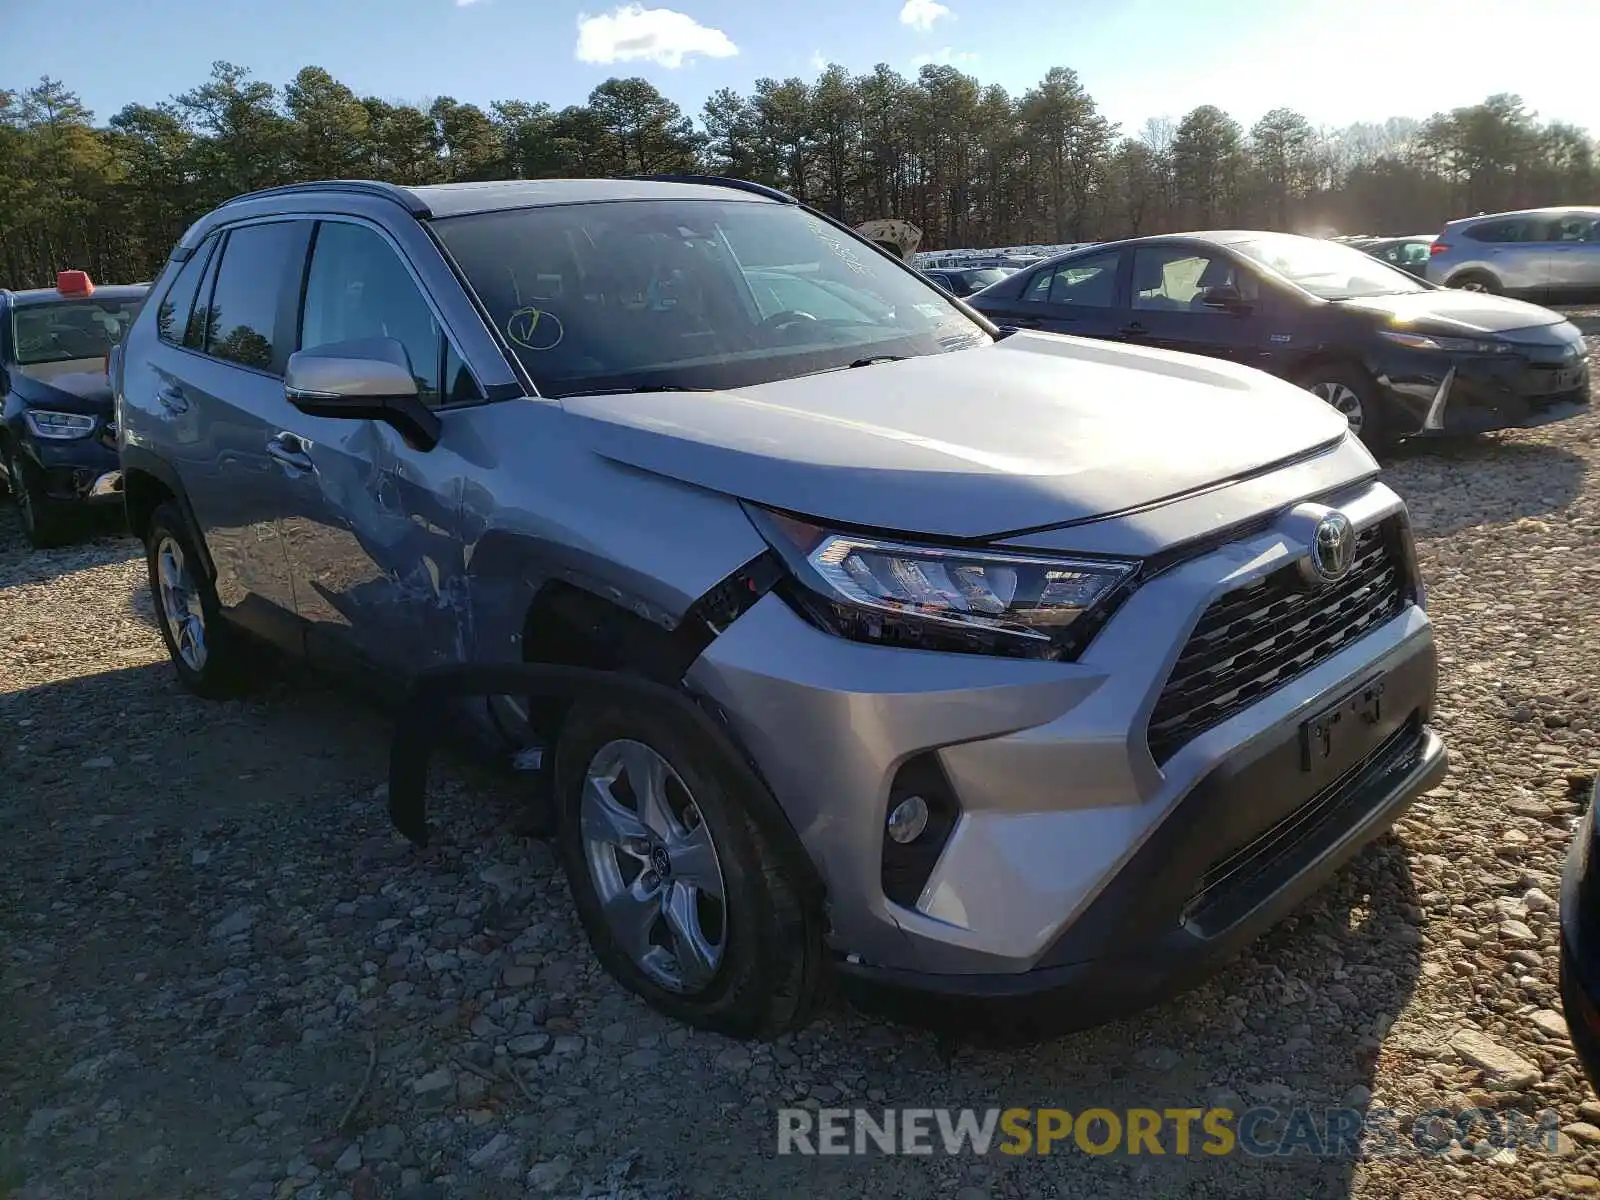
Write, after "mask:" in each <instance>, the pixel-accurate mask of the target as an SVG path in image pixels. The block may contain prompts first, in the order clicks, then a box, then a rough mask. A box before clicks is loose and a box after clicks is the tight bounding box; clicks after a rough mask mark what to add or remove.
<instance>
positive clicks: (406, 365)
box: [283, 338, 442, 450]
mask: <svg viewBox="0 0 1600 1200" xmlns="http://www.w3.org/2000/svg"><path fill="white" fill-rule="evenodd" d="M283 391H284V395H285V396H286V397H288V400H289V403H291V404H293V405H294V406H295V407H296V408H298V409H299V410H300V411H301V412H303V413H306V414H308V415H310V416H313V417H334V418H341V419H345V420H357V421H360V420H366V421H382V422H384V423H385V424H387V425H389V426H391V427H392V428H393V429H394V430H395V431H396V432H398V433H399V434H400V435H401V436H402V437H403V438H405V439H406V441H407V442H408V443H409V444H410V445H412V446H415V447H416V448H417V449H419V450H431V449H433V447H434V446H436V445H438V444H439V434H440V431H441V429H442V424H441V422H440V420H439V415H438V414H437V413H436V412H434V411H433V410H432V409H431V408H429V407H428V406H427V405H426V404H424V403H423V402H422V400H421V398H420V397H419V396H418V394H417V380H416V377H415V376H414V375H412V373H411V361H410V359H409V357H408V356H407V354H406V351H405V347H404V346H402V345H401V344H400V343H399V342H397V341H395V339H393V338H363V339H360V340H357V341H347V342H331V343H329V344H327V345H325V346H316V347H313V348H312V349H309V350H300V351H297V352H296V353H294V354H292V355H290V356H289V363H288V368H287V370H286V371H285V372H284V379H283Z"/></svg>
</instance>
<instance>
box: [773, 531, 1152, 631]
mask: <svg viewBox="0 0 1600 1200" xmlns="http://www.w3.org/2000/svg"><path fill="white" fill-rule="evenodd" d="M750 511H751V515H752V517H754V518H755V520H756V523H757V525H758V527H760V528H761V530H762V532H763V533H764V534H765V535H766V537H767V540H768V542H769V543H771V545H772V547H773V549H775V550H776V551H777V552H778V553H779V554H780V555H781V556H782V557H783V558H784V560H785V561H786V562H787V563H788V565H789V568H790V570H791V571H792V572H793V575H794V580H795V582H797V583H798V584H800V585H801V586H800V587H799V588H798V589H790V590H789V592H788V593H787V594H788V595H789V598H790V599H791V600H792V601H793V602H795V604H796V606H797V607H799V608H800V609H801V610H802V612H803V613H804V614H805V615H806V616H808V617H810V618H811V619H812V620H814V621H815V622H816V623H817V624H819V625H821V626H823V627H824V628H826V629H828V630H829V631H830V632H832V633H836V634H838V635H839V636H841V637H847V638H851V639H853V640H856V641H862V642H878V643H882V644H888V645H898V646H911V647H919V648H921V649H925V650H948V651H961V652H966V653H976V654H1001V655H1009V656H1013V657H1019V658H1040V659H1053V660H1070V659H1074V658H1076V657H1077V656H1078V654H1079V653H1081V652H1082V650H1083V647H1084V646H1085V645H1086V644H1087V643H1088V641H1089V639H1090V638H1091V637H1092V636H1093V635H1094V633H1095V631H1096V630H1097V629H1098V628H1099V627H1100V625H1101V624H1103V623H1104V621H1105V618H1106V617H1107V616H1109V615H1110V611H1111V608H1112V607H1113V605H1114V603H1115V602H1116V601H1117V600H1119V599H1120V598H1121V597H1122V596H1123V595H1125V594H1126V586H1125V585H1129V584H1130V583H1131V581H1132V579H1133V577H1134V574H1135V572H1136V571H1137V570H1138V564H1137V563H1132V562H1122V561H1110V560H1104V559H1096V560H1088V559H1076V558H1066V557H1059V558H1058V557H1054V556H1046V555H1034V554H1013V553H1008V552H1003V551H993V550H965V549H953V548H946V547H938V546H919V545H915V544H912V543H906V542H898V541H889V540H886V539H883V538H875V537H863V536H859V535H856V534H850V533H835V532H832V531H829V530H826V529H822V528H820V527H818V526H815V525H811V524H808V523H807V522H804V521H800V520H797V519H795V518H793V517H786V516H782V515H780V514H777V513H772V512H765V511H763V510H760V509H751V510H750Z"/></svg>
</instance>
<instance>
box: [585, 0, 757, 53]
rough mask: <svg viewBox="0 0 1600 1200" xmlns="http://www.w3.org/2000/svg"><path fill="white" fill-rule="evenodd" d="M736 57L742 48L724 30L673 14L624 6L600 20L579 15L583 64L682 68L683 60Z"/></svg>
mask: <svg viewBox="0 0 1600 1200" xmlns="http://www.w3.org/2000/svg"><path fill="white" fill-rule="evenodd" d="M737 53H739V47H737V46H735V45H734V44H733V41H732V39H731V38H729V37H728V35H727V34H725V33H723V32H722V30H720V29H712V28H711V27H710V26H707V25H702V24H700V22H698V21H696V20H695V19H694V18H693V17H691V16H688V15H687V14H685V13H681V12H674V11H673V10H672V9H670V8H645V7H643V6H642V5H639V4H625V5H623V6H622V7H621V8H618V9H617V10H616V11H614V12H609V13H602V14H601V15H600V16H597V17H591V16H589V15H588V14H587V13H579V14H578V49H577V56H578V61H579V62H586V63H619V62H640V61H648V62H653V63H659V64H660V65H661V66H663V67H681V66H683V64H684V60H686V59H689V58H693V57H694V56H695V55H697V54H701V55H704V56H705V57H707V58H732V57H733V56H734V55H735V54H737Z"/></svg>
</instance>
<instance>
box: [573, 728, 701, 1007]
mask: <svg viewBox="0 0 1600 1200" xmlns="http://www.w3.org/2000/svg"><path fill="white" fill-rule="evenodd" d="M579 822H580V828H581V834H582V842H583V852H584V858H585V860H586V861H587V863H588V866H589V876H590V880H591V882H592V883H593V884H594V889H595V893H596V895H597V896H598V897H599V900H600V907H601V911H602V912H603V914H604V916H605V920H606V924H607V926H608V927H609V928H610V931H611V935H612V937H613V938H614V939H615V941H616V944H617V946H618V947H619V948H620V949H621V950H622V951H623V952H624V953H625V954H627V955H628V957H629V958H630V959H632V960H633V963H634V965H635V966H637V967H638V968H639V970H641V971H643V972H644V973H645V974H646V975H647V976H649V978H650V979H651V980H652V981H653V982H654V983H656V984H658V985H659V986H661V987H663V988H666V989H667V990H669V991H674V992H683V993H694V992H699V991H701V990H703V989H704V988H705V987H706V986H707V985H709V984H710V983H711V981H712V979H713V978H714V977H715V976H716V973H717V970H718V968H719V967H720V966H721V965H722V958H723V954H724V951H725V950H726V947H727V937H728V909H727V900H726V891H725V887H724V882H723V875H722V862H721V860H720V859H719V858H718V856H717V847H716V842H715V839H714V838H713V837H712V834H711V829H710V827H709V826H708V825H707V824H706V822H705V819H704V818H703V817H702V816H701V814H700V809H699V806H698V805H696V803H695V800H694V797H693V795H691V794H690V791H689V789H688V787H687V786H686V785H685V784H684V782H683V779H682V778H681V777H680V776H679V775H678V773H677V772H676V771H675V770H673V768H672V765H671V764H670V763H669V762H667V760H666V759H665V758H663V757H662V756H661V755H660V754H658V753H657V752H656V751H655V750H653V749H651V748H650V747H649V746H647V745H645V744H644V743H643V742H635V741H630V740H625V739H619V740H616V741H611V742H607V743H606V744H605V745H603V746H601V747H600V749H599V750H597V751H596V752H595V754H594V757H593V758H591V759H590V760H589V766H588V769H587V771H586V772H585V773H584V781H583V796H582V800H581V802H580V805H579Z"/></svg>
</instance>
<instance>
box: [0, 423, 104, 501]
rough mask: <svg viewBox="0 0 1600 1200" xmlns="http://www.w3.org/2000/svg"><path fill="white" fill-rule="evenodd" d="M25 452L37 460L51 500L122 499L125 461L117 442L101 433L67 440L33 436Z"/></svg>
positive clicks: (25, 446)
mask: <svg viewBox="0 0 1600 1200" xmlns="http://www.w3.org/2000/svg"><path fill="white" fill-rule="evenodd" d="M23 452H24V453H26V454H27V455H28V457H29V458H31V459H32V460H33V465H34V467H35V468H36V469H37V470H38V472H39V477H40V479H42V480H43V481H44V489H45V495H47V496H48V497H49V498H50V499H51V500H54V501H56V502H58V503H82V504H90V505H95V506H99V505H108V506H109V505H116V504H121V503H122V464H121V462H120V461H119V460H118V458H117V451H116V447H115V443H114V442H113V444H111V445H107V444H106V442H105V441H104V440H102V438H101V437H99V436H96V437H88V438H79V439H75V440H73V441H67V442H47V441H40V440H38V439H36V438H29V439H28V440H27V441H25V442H24V443H23Z"/></svg>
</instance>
